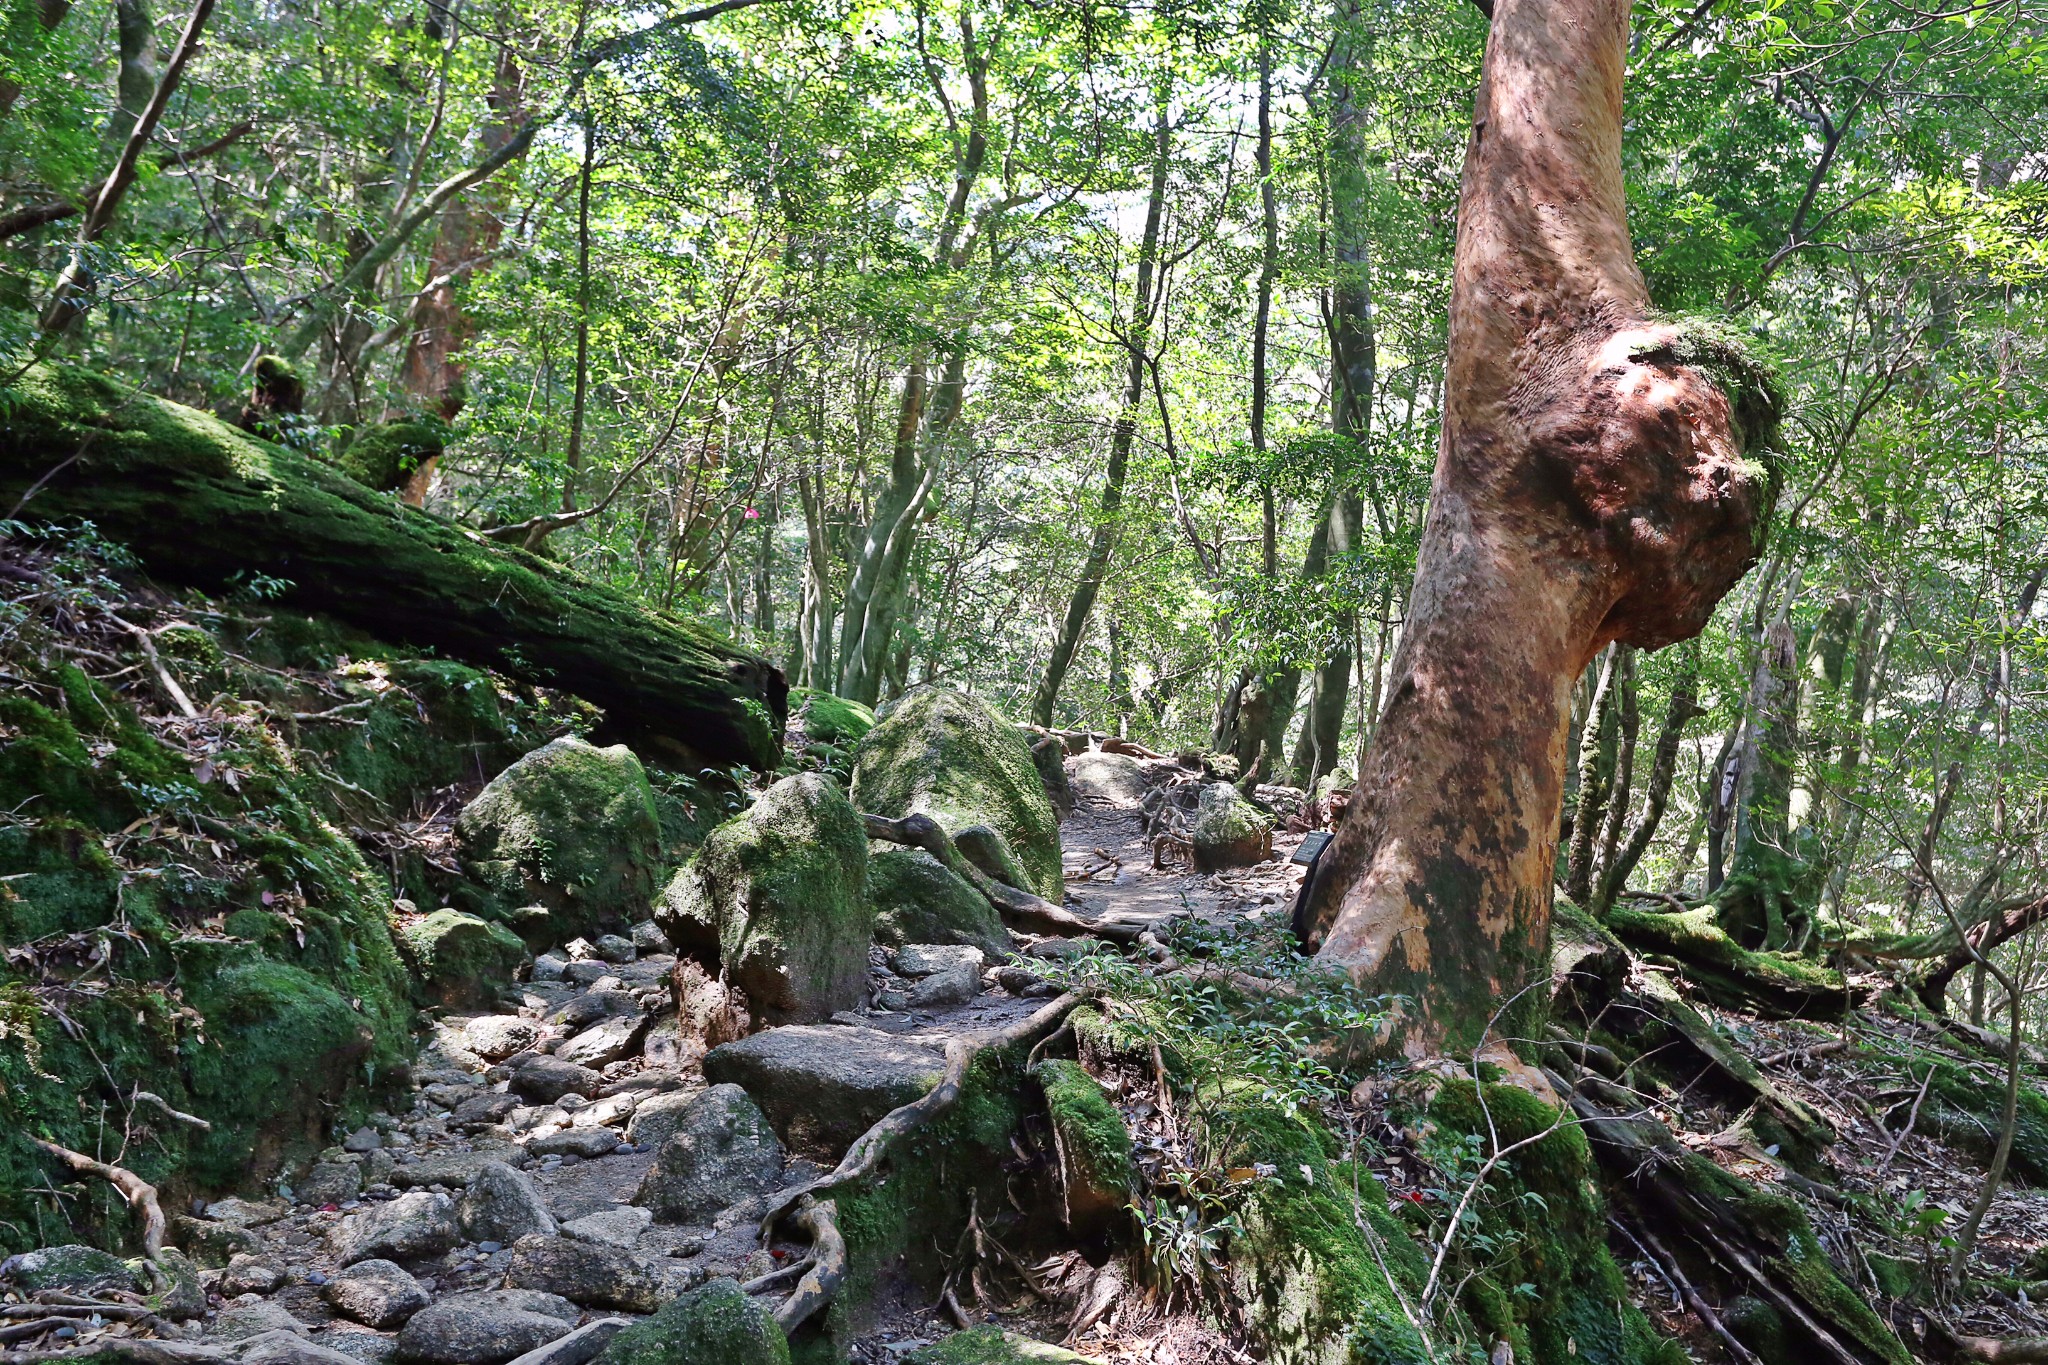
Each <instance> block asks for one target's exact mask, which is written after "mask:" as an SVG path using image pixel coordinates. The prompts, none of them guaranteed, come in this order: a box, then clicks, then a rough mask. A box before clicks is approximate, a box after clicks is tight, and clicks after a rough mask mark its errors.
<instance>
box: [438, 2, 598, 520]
mask: <svg viewBox="0 0 2048 1365" xmlns="http://www.w3.org/2000/svg"><path fill="white" fill-rule="evenodd" d="M525 94H526V73H525V69H524V68H523V67H522V66H521V65H520V62H519V52H518V47H517V45H516V44H514V43H510V42H507V43H504V44H502V45H501V46H500V47H499V49H498V67H497V76H496V80H495V81H494V83H493V84H492V87H491V94H490V100H489V103H490V108H491V121H490V122H489V123H488V124H486V125H485V127H484V133H483V146H484V152H485V154H486V155H485V159H486V160H490V159H492V158H494V157H495V156H496V155H497V154H498V153H499V152H501V151H503V150H505V149H506V148H507V147H508V146H510V145H511V144H512V141H513V139H514V138H515V136H517V135H518V134H519V133H520V132H521V131H522V130H523V129H524V128H526V127H527V126H528V125H529V124H530V123H531V122H532V119H531V117H530V115H528V114H527V113H526V111H525V108H524V103H525ZM509 193H510V191H509V190H508V189H507V188H506V187H505V184H504V182H502V181H498V180H492V181H489V182H487V185H486V187H484V188H481V189H479V190H476V191H472V192H470V193H466V194H458V195H456V196H455V197H454V198H452V199H450V200H449V201H448V204H447V207H446V208H445V209H443V210H442V212H441V228H440V231H439V233H438V234H437V235H436V236H435V238H434V247H433V250H432V252H431V253H429V255H428V257H427V278H428V279H429V280H445V281H446V282H445V283H443V284H442V285H441V286H440V287H439V288H437V289H434V290H433V291H431V292H430V293H429V294H428V295H427V297H426V298H425V299H423V300H421V302H420V304H419V306H418V307H417V308H415V309H414V311H413V331H412V340H411V341H410V342H409V343H408V344H407V346H406V350H405V362H404V364H403V366H402V367H401V369H400V382H401V383H402V384H403V385H404V388H405V392H406V394H407V396H408V397H409V398H411V400H412V401H413V402H414V403H415V404H417V405H418V406H419V407H421V408H423V409H425V410H427V411H429V412H433V413H435V414H437V415H439V416H440V417H443V418H445V419H448V420H450V421H452V420H454V418H455V416H456V414H457V413H459V412H461V411H462V407H463V404H464V403H465V402H466V401H467V395H466V394H465V393H464V391H463V382H462V364H461V361H460V360H459V357H460V355H461V353H462V348H463V346H464V345H465V344H466V343H467V342H468V341H469V338H470V336H471V334H472V333H474V332H475V331H476V324H475V323H474V322H473V321H472V320H471V319H470V317H469V314H468V313H466V312H465V311H463V307H462V297H461V292H460V291H461V286H460V284H458V283H457V278H458V277H459V276H461V275H464V274H471V273H474V270H475V267H474V266H473V265H472V263H473V262H474V261H476V260H477V259H478V258H479V257H483V256H487V255H489V254H490V253H491V252H493V251H495V250H496V249H497V246H498V239H499V238H500V237H502V236H503V235H504V231H505V221H504V218H503V216H502V215H503V213H504V208H505V204H506V202H507V197H508V195H509ZM578 453H579V455H580V453H581V447H580V445H579V446H578ZM434 465H435V461H434V460H433V459H428V460H426V461H423V462H422V463H421V465H420V467H419V468H418V469H416V470H414V471H413V476H412V478H411V480H410V481H409V482H408V483H407V484H406V487H405V492H404V499H405V501H406V502H408V503H410V504H411V505H413V506H414V507H418V506H419V505H420V504H421V503H423V502H425V501H426V498H427V490H428V489H429V488H431V487H432V486H433V482H434Z"/></svg>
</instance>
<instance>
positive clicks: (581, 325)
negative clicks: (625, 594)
mask: <svg viewBox="0 0 2048 1365" xmlns="http://www.w3.org/2000/svg"><path fill="white" fill-rule="evenodd" d="M596 163H597V128H596V126H595V125H594V124H593V123H592V122H591V121H590V119H589V118H588V117H585V119H584V120H583V164H582V165H581V166H580V167H579V168H578V172H577V176H576V387H575V396H574V397H573V398H571V399H570V402H569V448H568V450H567V451H566V452H564V454H563V457H562V462H563V464H564V465H565V466H566V468H565V469H564V470H563V471H562V510H563V511H564V512H573V511H575V510H576V478H577V475H578V474H580V473H581V472H582V470H583V418H584V411H585V409H586V408H587V407H588V405H589V402H590V172H591V170H592V168H593V167H594V166H595V165H596Z"/></svg>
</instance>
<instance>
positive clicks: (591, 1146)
mask: <svg viewBox="0 0 2048 1365" xmlns="http://www.w3.org/2000/svg"><path fill="white" fill-rule="evenodd" d="M618 1146H619V1135H618V1134H617V1133H614V1132H612V1131H611V1130H610V1129H607V1128H564V1129H562V1130H561V1131H560V1132H555V1133H543V1134H542V1135H541V1136H539V1137H537V1138H535V1139H533V1141H531V1142H529V1143H527V1144H526V1150H527V1151H529V1152H532V1153H533V1154H534V1155H535V1156H575V1157H581V1158H583V1159H584V1160H585V1161H589V1160H591V1159H592V1158H593V1157H600V1156H610V1155H611V1154H612V1153H613V1152H615V1151H617V1150H618Z"/></svg>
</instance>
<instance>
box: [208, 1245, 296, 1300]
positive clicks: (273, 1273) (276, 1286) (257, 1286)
mask: <svg viewBox="0 0 2048 1365" xmlns="http://www.w3.org/2000/svg"><path fill="white" fill-rule="evenodd" d="M284 1282H285V1271H284V1267H283V1266H281V1265H279V1264H278V1263H277V1262H276V1261H273V1260H271V1259H270V1258H269V1257H268V1256H252V1255H249V1254H247V1253H244V1254H243V1255H240V1256H237V1257H235V1258H234V1259H232V1260H230V1261H229V1262H228V1264H227V1269H225V1270H223V1271H222V1272H221V1276H220V1293H221V1297H222V1298H225V1299H233V1298H239V1297H240V1296H241V1295H243V1294H275V1293H276V1292H277V1291H278V1290H280V1289H282V1288H283V1287H284Z"/></svg>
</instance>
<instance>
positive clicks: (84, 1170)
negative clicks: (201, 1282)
mask: <svg viewBox="0 0 2048 1365" xmlns="http://www.w3.org/2000/svg"><path fill="white" fill-rule="evenodd" d="M29 1141H31V1142H33V1143H35V1145H36V1146H38V1147H40V1148H42V1149H43V1150H44V1151H46V1152H48V1153H49V1154H50V1155H51V1156H53V1157H56V1158H57V1159H58V1160H59V1161H61V1162H63V1163H64V1164H65V1165H66V1166H69V1167H70V1168H71V1169H72V1170H74V1171H76V1172H78V1174H80V1175H94V1176H98V1177H99V1178H100V1179H102V1180H104V1181H106V1182H107V1183H108V1184H110V1185H112V1186H113V1187H114V1188H115V1189H117V1190H119V1191H120V1192H121V1195H122V1197H123V1198H125V1199H126V1200H127V1201H128V1207H129V1209H131V1210H132V1211H133V1212H135V1213H136V1214H139V1215H140V1216H141V1218H142V1254H143V1255H145V1256H147V1257H148V1258H149V1259H150V1260H151V1261H155V1260H157V1259H158V1258H159V1257H161V1256H162V1255H163V1250H164V1210H163V1205H161V1204H160V1203H158V1202H157V1197H156V1186H154V1185H152V1184H150V1183H149V1182H148V1181H147V1180H144V1179H143V1178H142V1177H141V1176H139V1175H137V1174H135V1172H133V1171H129V1170H124V1169H122V1168H121V1167H119V1166H110V1165H108V1164H107V1163H106V1162H104V1161H95V1160H93V1159H92V1158H91V1157H89V1156H87V1155H86V1154H85V1153H83V1152H74V1151H72V1150H71V1149H70V1148H69V1147H59V1146H58V1145H57V1144H56V1143H54V1142H45V1141H43V1139H41V1138H30V1139H29Z"/></svg>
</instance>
